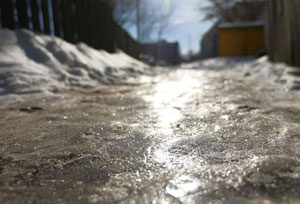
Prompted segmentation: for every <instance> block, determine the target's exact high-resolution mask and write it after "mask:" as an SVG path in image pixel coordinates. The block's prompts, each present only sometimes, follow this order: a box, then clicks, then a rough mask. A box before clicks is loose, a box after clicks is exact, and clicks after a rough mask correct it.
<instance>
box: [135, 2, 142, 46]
mask: <svg viewBox="0 0 300 204" xmlns="http://www.w3.org/2000/svg"><path fill="white" fill-rule="evenodd" d="M136 32H137V41H138V42H141V0H136Z"/></svg>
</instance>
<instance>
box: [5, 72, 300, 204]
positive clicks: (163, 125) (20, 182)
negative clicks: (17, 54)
mask: <svg viewBox="0 0 300 204" xmlns="http://www.w3.org/2000/svg"><path fill="white" fill-rule="evenodd" d="M228 68H230V67H228ZM248 75H249V74H246V75H245V74H244V73H239V72H237V70H234V69H223V70H211V71H210V70H209V67H207V69H202V70H175V71H171V72H170V73H168V74H164V75H162V76H160V77H156V78H153V79H151V80H152V83H145V84H142V85H139V86H136V85H134V86H133V85H126V86H102V87H99V88H97V89H96V90H90V91H80V90H76V91H72V92H68V93H65V98H63V99H59V100H53V101H36V100H32V101H27V102H24V103H18V104H13V105H11V106H10V107H8V108H2V109H1V118H0V138H1V140H0V147H1V149H0V151H1V152H0V203H264V204H265V203H300V133H299V132H300V125H299V122H300V114H299V113H300V108H299V107H300V97H299V96H298V94H297V93H296V92H286V91H284V90H282V89H281V88H280V87H279V86H276V85H270V84H268V83H267V82H266V80H263V79H262V78H253V77H251V76H248ZM27 107H31V108H27Z"/></svg>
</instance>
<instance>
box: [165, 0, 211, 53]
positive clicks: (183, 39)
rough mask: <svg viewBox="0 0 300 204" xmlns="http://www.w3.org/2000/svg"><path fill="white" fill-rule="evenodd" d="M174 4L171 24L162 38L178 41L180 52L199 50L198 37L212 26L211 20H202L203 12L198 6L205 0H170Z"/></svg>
mask: <svg viewBox="0 0 300 204" xmlns="http://www.w3.org/2000/svg"><path fill="white" fill-rule="evenodd" d="M170 1H171V3H173V4H174V7H175V12H174V14H173V15H172V19H171V22H170V23H171V25H170V28H169V29H168V30H167V32H166V33H165V34H164V36H163V37H164V38H165V39H166V40H170V41H178V42H179V43H180V47H181V52H182V53H183V54H186V53H187V52H188V51H189V49H191V50H192V51H194V52H197V51H199V46H200V39H201V38H202V36H203V35H204V34H205V33H206V32H207V31H208V30H209V28H210V27H211V26H212V22H209V21H202V18H203V14H201V12H200V11H199V7H200V6H202V5H205V4H206V3H207V2H206V0H170Z"/></svg>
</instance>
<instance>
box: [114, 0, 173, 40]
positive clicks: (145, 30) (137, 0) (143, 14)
mask: <svg viewBox="0 0 300 204" xmlns="http://www.w3.org/2000/svg"><path fill="white" fill-rule="evenodd" d="M169 3H170V0H164V1H149V0H113V7H114V16H115V19H116V21H117V22H118V24H119V25H121V26H123V27H124V28H126V29H130V28H132V27H136V28H137V39H138V40H139V41H140V42H149V41H151V40H154V39H155V40H161V38H162V35H163V33H164V32H165V31H166V30H167V28H168V26H169V25H170V18H171V16H172V15H173V11H174V7H172V6H171V5H169Z"/></svg>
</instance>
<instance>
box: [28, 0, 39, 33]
mask: <svg viewBox="0 0 300 204" xmlns="http://www.w3.org/2000/svg"><path fill="white" fill-rule="evenodd" d="M30 10H31V21H32V29H33V30H34V31H36V32H41V26H40V21H39V6H38V2H37V0H30Z"/></svg>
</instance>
